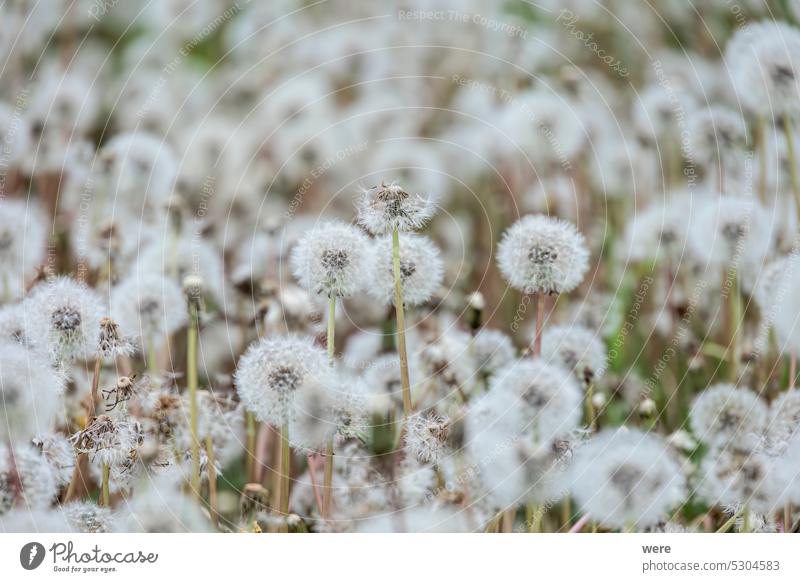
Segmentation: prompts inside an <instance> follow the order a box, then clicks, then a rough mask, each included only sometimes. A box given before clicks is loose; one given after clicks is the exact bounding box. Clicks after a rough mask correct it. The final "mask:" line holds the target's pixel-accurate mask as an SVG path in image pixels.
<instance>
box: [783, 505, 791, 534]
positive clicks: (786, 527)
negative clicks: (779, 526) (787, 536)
mask: <svg viewBox="0 0 800 582" xmlns="http://www.w3.org/2000/svg"><path fill="white" fill-rule="evenodd" d="M783 533H792V502H791V501H787V502H786V503H785V504H784V506H783Z"/></svg>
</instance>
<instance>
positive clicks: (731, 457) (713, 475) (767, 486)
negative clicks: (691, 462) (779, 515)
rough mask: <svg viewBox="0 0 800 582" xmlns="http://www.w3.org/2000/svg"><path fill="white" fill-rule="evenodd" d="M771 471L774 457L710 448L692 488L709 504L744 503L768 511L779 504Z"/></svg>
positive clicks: (776, 481) (777, 482)
mask: <svg viewBox="0 0 800 582" xmlns="http://www.w3.org/2000/svg"><path fill="white" fill-rule="evenodd" d="M775 471H776V459H775V458H773V457H770V456H768V455H766V454H764V453H763V452H761V451H758V450H748V451H741V450H734V449H730V448H728V449H714V450H712V451H711V452H709V453H708V454H707V455H706V456H705V457H704V458H703V462H702V463H701V466H700V469H699V471H698V475H697V483H696V485H695V487H694V488H695V491H696V493H697V495H698V496H699V497H700V498H701V499H704V500H706V501H707V502H708V503H711V504H713V505H718V506H722V507H724V506H736V507H739V506H742V505H747V507H748V508H749V509H750V510H751V511H755V512H758V513H772V512H773V511H775V510H777V509H778V508H779V507H781V506H782V504H783V491H782V487H781V481H780V479H778V478H775Z"/></svg>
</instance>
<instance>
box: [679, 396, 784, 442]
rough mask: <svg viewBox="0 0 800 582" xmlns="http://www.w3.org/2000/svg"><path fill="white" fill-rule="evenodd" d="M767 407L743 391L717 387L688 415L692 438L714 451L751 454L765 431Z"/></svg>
mask: <svg viewBox="0 0 800 582" xmlns="http://www.w3.org/2000/svg"><path fill="white" fill-rule="evenodd" d="M768 418H769V417H768V410H767V406H766V404H764V402H763V401H762V400H761V399H760V398H759V397H758V395H756V394H755V393H753V392H751V391H750V390H748V389H746V388H737V387H736V386H734V385H732V384H717V385H715V386H711V387H709V388H706V389H705V390H704V391H703V392H701V393H700V395H698V396H697V397H696V398H695V400H694V404H693V405H692V410H691V412H690V419H689V422H690V425H691V427H692V431H693V432H694V435H695V437H697V438H698V439H700V440H701V441H703V442H705V443H707V444H709V445H712V446H716V447H734V448H741V449H744V450H751V449H752V448H753V447H755V446H757V445H758V444H759V443H760V442H761V440H762V439H763V437H764V431H765V430H766V428H767V421H768Z"/></svg>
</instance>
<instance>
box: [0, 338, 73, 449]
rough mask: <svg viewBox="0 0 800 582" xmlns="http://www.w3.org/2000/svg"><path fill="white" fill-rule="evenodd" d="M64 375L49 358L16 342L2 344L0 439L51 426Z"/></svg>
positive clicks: (26, 436)
mask: <svg viewBox="0 0 800 582" xmlns="http://www.w3.org/2000/svg"><path fill="white" fill-rule="evenodd" d="M63 392H64V379H63V377H62V376H61V375H60V374H58V373H56V371H55V370H53V368H52V367H51V366H50V364H49V362H48V361H46V360H44V359H43V358H40V357H38V356H37V355H36V354H35V353H33V352H31V351H30V350H26V349H25V348H23V347H22V346H20V345H18V344H14V343H2V344H0V418H3V419H4V422H3V428H4V430H0V441H5V442H11V443H13V442H19V441H25V440H30V439H32V438H33V437H35V436H37V435H40V434H44V433H46V432H47V431H49V430H51V428H52V426H53V425H54V424H55V420H56V416H57V414H58V412H59V410H60V409H61V404H62V394H63Z"/></svg>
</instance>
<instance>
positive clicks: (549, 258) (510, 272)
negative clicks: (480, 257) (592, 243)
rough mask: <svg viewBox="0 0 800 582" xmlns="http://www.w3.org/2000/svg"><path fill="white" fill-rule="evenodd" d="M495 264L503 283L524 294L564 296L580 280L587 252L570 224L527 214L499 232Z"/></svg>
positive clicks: (585, 265)
mask: <svg viewBox="0 0 800 582" xmlns="http://www.w3.org/2000/svg"><path fill="white" fill-rule="evenodd" d="M497 264H498V266H499V267H500V271H501V272H502V274H503V277H505V279H506V281H508V282H509V284H510V285H511V286H512V287H514V288H515V289H518V290H520V291H522V292H524V293H547V294H551V293H564V292H569V291H572V290H573V289H575V287H577V286H578V285H580V283H581V281H582V280H583V277H584V275H585V274H586V271H587V270H588V268H589V251H588V250H587V248H586V244H585V241H584V238H583V235H581V234H580V233H579V232H578V231H577V229H576V228H575V226H574V225H572V224H570V223H568V222H565V221H562V220H559V219H556V218H550V217H549V216H543V215H529V216H525V217H523V218H521V219H520V220H518V221H517V222H516V223H514V224H513V225H512V226H511V227H510V228H509V229H508V230H506V232H505V233H503V240H502V241H500V245H499V246H498V248H497Z"/></svg>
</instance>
